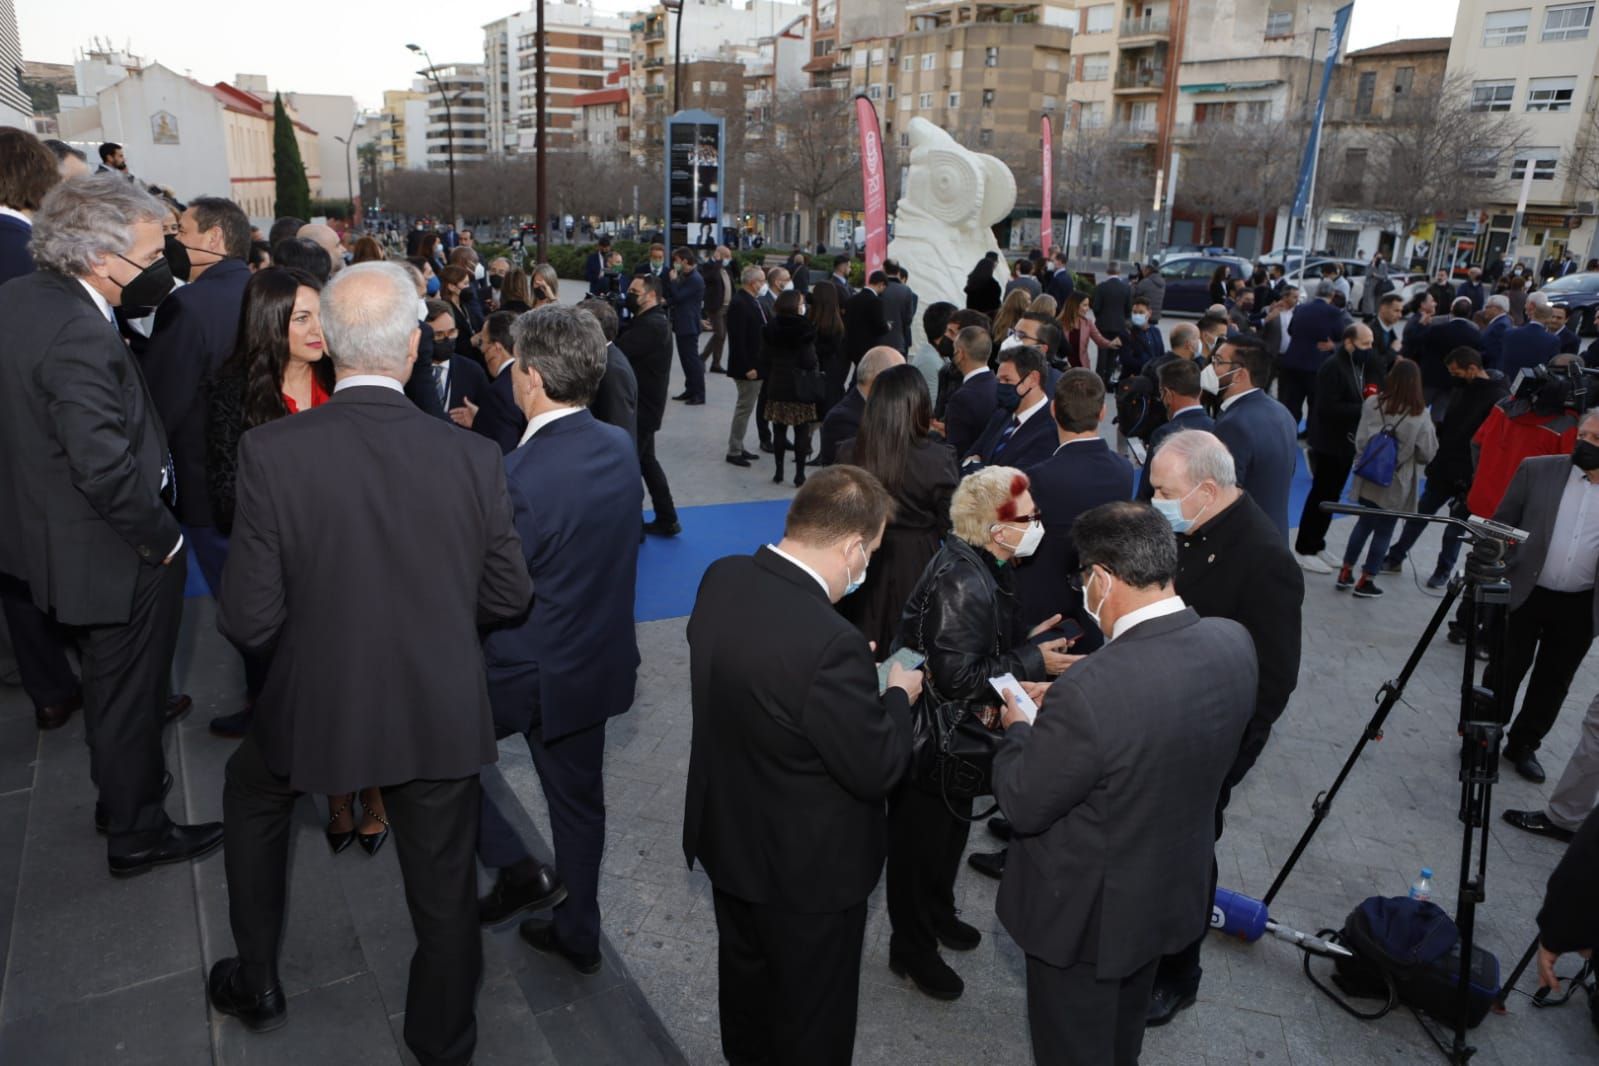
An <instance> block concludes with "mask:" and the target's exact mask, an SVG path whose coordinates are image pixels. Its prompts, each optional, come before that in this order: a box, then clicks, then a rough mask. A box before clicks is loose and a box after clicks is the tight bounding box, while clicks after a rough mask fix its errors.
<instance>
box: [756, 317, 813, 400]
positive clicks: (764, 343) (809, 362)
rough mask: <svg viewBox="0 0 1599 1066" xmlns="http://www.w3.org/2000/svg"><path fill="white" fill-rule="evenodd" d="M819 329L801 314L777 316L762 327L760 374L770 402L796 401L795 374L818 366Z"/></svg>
mask: <svg viewBox="0 0 1599 1066" xmlns="http://www.w3.org/2000/svg"><path fill="white" fill-rule="evenodd" d="M815 341H816V328H815V327H814V326H812V325H811V324H810V323H809V322H807V321H806V320H805V319H803V318H801V317H800V316H798V315H778V316H777V317H775V318H773V319H772V320H771V321H770V322H768V323H767V324H766V326H765V327H764V328H763V329H762V330H761V375H762V376H763V377H764V378H765V379H766V402H767V403H796V402H798V397H797V396H796V395H795V393H794V385H795V381H796V377H795V375H796V374H797V372H798V371H801V370H815V369H816V344H815Z"/></svg>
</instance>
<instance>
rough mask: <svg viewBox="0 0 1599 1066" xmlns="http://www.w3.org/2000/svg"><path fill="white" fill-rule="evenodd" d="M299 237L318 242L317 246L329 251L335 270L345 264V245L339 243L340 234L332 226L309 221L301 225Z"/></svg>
mask: <svg viewBox="0 0 1599 1066" xmlns="http://www.w3.org/2000/svg"><path fill="white" fill-rule="evenodd" d="M295 236H297V237H304V238H306V239H308V240H312V241H315V242H316V245H317V247H319V248H321V249H322V250H323V251H324V252H326V253H328V261H329V262H331V263H332V264H333V269H334V271H335V272H337V271H338V270H340V269H341V268H342V267H343V266H344V246H343V245H342V244H340V243H339V235H338V234H337V233H335V232H334V230H333V227H332V226H324V225H323V224H322V223H320V222H307V223H306V224H305V225H303V226H301V227H300V232H299V233H297V234H295Z"/></svg>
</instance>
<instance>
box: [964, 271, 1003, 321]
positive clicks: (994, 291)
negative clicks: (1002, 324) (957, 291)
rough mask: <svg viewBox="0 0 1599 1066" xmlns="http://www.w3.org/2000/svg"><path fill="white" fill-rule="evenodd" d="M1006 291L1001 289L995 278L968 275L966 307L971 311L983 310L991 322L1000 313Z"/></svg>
mask: <svg viewBox="0 0 1599 1066" xmlns="http://www.w3.org/2000/svg"><path fill="white" fill-rule="evenodd" d="M1004 299H1005V296H1004V293H1003V292H1001V291H1000V287H999V282H997V281H995V280H994V279H993V278H979V277H968V278H967V279H966V308H967V310H969V311H981V312H982V313H983V314H985V315H987V316H988V319H989V321H990V322H992V321H993V320H994V316H995V315H997V314H999V305H1000V304H1001V303H1003V302H1004Z"/></svg>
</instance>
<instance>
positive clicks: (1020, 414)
mask: <svg viewBox="0 0 1599 1066" xmlns="http://www.w3.org/2000/svg"><path fill="white" fill-rule="evenodd" d="M1048 406H1049V401H1048V400H1046V399H1044V398H1042V397H1040V398H1039V400H1038V402H1037V403H1035V404H1033V406H1031V407H1029V408H1028V409H1027V410H1025V411H1017V412H1016V413H1015V414H1013V415H1012V416H1011V417H1012V418H1014V419H1015V420H1016V428H1017V429H1021V428H1022V427H1023V426H1025V425H1026V424H1027V420H1028V419H1029V418H1032V417H1033V416H1034V415H1036V414H1037V413H1038V412H1040V411H1042V410H1044V408H1046V407H1048Z"/></svg>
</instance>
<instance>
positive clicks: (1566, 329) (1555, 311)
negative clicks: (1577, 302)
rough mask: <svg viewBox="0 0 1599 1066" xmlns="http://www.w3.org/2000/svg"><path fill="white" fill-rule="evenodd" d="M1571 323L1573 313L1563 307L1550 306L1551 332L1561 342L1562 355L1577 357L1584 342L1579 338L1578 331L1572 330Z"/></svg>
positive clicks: (1558, 305) (1557, 305) (1559, 305)
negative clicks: (1578, 350)
mask: <svg viewBox="0 0 1599 1066" xmlns="http://www.w3.org/2000/svg"><path fill="white" fill-rule="evenodd" d="M1570 321H1571V312H1569V311H1568V310H1566V308H1565V307H1564V306H1563V305H1561V304H1550V305H1549V332H1550V333H1553V334H1554V335H1555V340H1557V341H1559V342H1560V352H1561V354H1562V355H1576V354H1577V349H1579V348H1581V347H1582V340H1581V339H1580V338H1579V337H1578V336H1577V331H1576V330H1574V329H1572V328H1571V325H1570Z"/></svg>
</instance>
